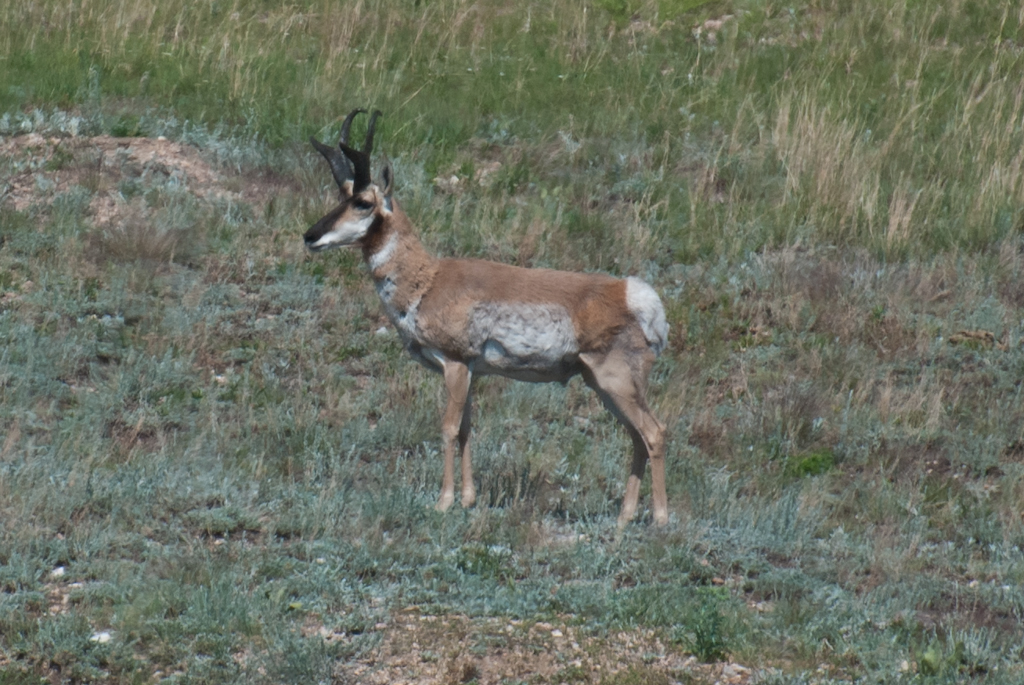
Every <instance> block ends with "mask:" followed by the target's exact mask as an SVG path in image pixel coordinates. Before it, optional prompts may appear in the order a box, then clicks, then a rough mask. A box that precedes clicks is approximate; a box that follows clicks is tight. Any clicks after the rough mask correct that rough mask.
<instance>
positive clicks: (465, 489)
mask: <svg viewBox="0 0 1024 685" xmlns="http://www.w3.org/2000/svg"><path fill="white" fill-rule="evenodd" d="M472 409H473V377H472V373H471V374H470V379H469V390H468V391H467V393H466V403H465V404H464V405H462V423H461V424H459V450H460V451H461V452H462V507H463V508H464V509H465V508H469V507H471V506H473V505H474V504H476V486H475V485H474V484H473V461H472V459H471V458H470V454H469V429H470V420H471V419H470V415H471V414H472V413H473V412H472Z"/></svg>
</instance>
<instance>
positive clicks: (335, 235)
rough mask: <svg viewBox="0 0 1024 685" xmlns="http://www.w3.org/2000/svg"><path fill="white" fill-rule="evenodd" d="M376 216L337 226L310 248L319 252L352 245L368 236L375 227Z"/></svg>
mask: <svg viewBox="0 0 1024 685" xmlns="http://www.w3.org/2000/svg"><path fill="white" fill-rule="evenodd" d="M373 219H374V216H373V215H372V214H371V215H370V216H368V217H366V218H365V219H360V220H359V221H346V222H345V223H343V224H335V225H334V228H333V229H331V230H330V231H328V232H327V233H325V234H324V235H323V237H321V238H320V240H318V241H316V242H315V243H313V244H312V245H310V247H312V248H313V249H316V250H319V249H322V248H325V247H342V246H344V245H351V244H352V243H354V242H356V241H357V240H359V239H360V238H362V237H363V236H365V235H366V232H367V231H369V230H370V226H372V225H373Z"/></svg>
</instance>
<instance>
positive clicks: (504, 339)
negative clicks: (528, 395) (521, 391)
mask: <svg viewBox="0 0 1024 685" xmlns="http://www.w3.org/2000/svg"><path fill="white" fill-rule="evenodd" d="M469 347H470V351H471V354H472V356H473V357H474V362H473V367H474V371H475V372H476V373H482V374H496V375H501V376H509V377H511V378H518V379H520V380H528V381H549V380H563V379H568V377H569V376H572V375H573V374H574V373H576V371H575V370H574V369H575V367H576V365H577V356H576V355H577V354H578V353H579V345H577V343H576V333H575V331H574V330H573V325H572V319H571V318H569V312H567V311H566V309H565V308H564V307H562V306H559V305H540V304H521V303H504V302H502V303H481V304H479V305H477V306H476V307H474V308H473V311H472V312H471V314H470V321H469Z"/></svg>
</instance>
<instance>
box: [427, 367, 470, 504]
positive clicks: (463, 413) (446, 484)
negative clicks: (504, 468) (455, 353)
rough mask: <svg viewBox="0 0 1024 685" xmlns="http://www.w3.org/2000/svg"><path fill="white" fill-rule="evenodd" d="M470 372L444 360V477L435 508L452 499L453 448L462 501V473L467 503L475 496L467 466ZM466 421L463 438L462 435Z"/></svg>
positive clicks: (442, 437) (464, 500) (453, 481)
mask: <svg viewBox="0 0 1024 685" xmlns="http://www.w3.org/2000/svg"><path fill="white" fill-rule="evenodd" d="M470 380H471V374H470V372H469V367H468V366H466V365H465V364H463V363H462V362H457V361H452V360H445V362H444V385H445V388H447V390H448V405H447V406H446V407H445V410H444V418H443V419H442V421H441V442H442V443H443V446H444V480H443V481H442V483H441V497H440V498H438V500H437V507H436V508H437V510H438V511H447V510H448V508H449V507H451V506H452V504H453V503H454V502H455V450H456V446H458V448H459V451H460V452H462V473H463V484H462V491H463V492H462V501H463V505H464V506H468V505H466V499H467V497H466V495H467V493H466V483H465V476H466V474H467V472H468V473H469V491H470V498H469V499H470V504H472V500H475V499H476V493H475V492H474V491H473V474H472V470H471V468H470V466H469V407H468V405H469V385H470ZM463 424H465V429H466V430H465V439H464V438H463Z"/></svg>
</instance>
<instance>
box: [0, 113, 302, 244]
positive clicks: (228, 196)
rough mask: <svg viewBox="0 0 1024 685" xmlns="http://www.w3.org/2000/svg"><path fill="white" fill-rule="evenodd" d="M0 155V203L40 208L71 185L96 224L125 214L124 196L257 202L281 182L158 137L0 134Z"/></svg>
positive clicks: (119, 220) (275, 191) (113, 222)
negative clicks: (81, 193)
mask: <svg viewBox="0 0 1024 685" xmlns="http://www.w3.org/2000/svg"><path fill="white" fill-rule="evenodd" d="M0 160H2V161H4V162H6V164H5V166H6V167H7V171H8V173H9V174H10V175H9V176H8V177H7V178H0V204H8V205H9V206H11V207H12V208H13V209H14V210H16V211H19V212H24V211H28V210H32V209H35V210H39V209H42V210H46V209H47V208H48V207H49V206H50V205H51V204H52V203H53V201H54V199H55V198H57V197H59V196H60V195H61V194H63V193H66V192H68V191H69V190H71V189H73V188H75V187H76V186H78V187H81V188H84V189H85V190H86V191H88V192H89V193H90V194H91V195H92V197H91V199H90V201H89V206H88V214H89V215H90V216H91V217H92V222H93V223H94V224H95V225H97V226H110V225H117V224H120V223H122V222H123V221H124V220H125V218H126V217H127V216H129V215H130V214H131V213H132V211H133V208H132V202H131V194H132V191H133V189H134V188H135V186H133V184H137V187H138V189H140V190H141V189H146V188H151V187H162V188H169V189H175V190H179V191H184V192H187V193H190V194H192V195H194V196H195V197H197V198H200V199H202V200H205V201H207V202H214V201H232V202H247V203H250V204H253V205H257V206H261V205H263V204H265V203H266V202H267V201H268V200H269V199H270V198H271V197H273V196H274V195H275V194H278V193H279V192H280V191H281V190H282V189H283V187H284V186H287V185H289V184H288V183H287V182H286V181H284V180H283V179H280V178H276V177H273V176H269V175H267V174H262V175H252V176H242V175H237V174H231V173H227V172H225V171H224V170H223V169H220V168H217V166H216V165H214V164H211V163H210V162H209V161H208V160H207V159H206V158H205V157H204V155H203V152H202V150H200V149H198V148H196V147H193V146H191V145H186V144H183V143H178V142H174V141H171V140H167V139H166V138H163V137H159V138H115V137H112V136H106V135H103V136H96V137H93V138H57V137H49V138H46V137H43V136H41V135H39V134H35V133H33V134H29V135H25V136H14V137H10V138H0Z"/></svg>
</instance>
